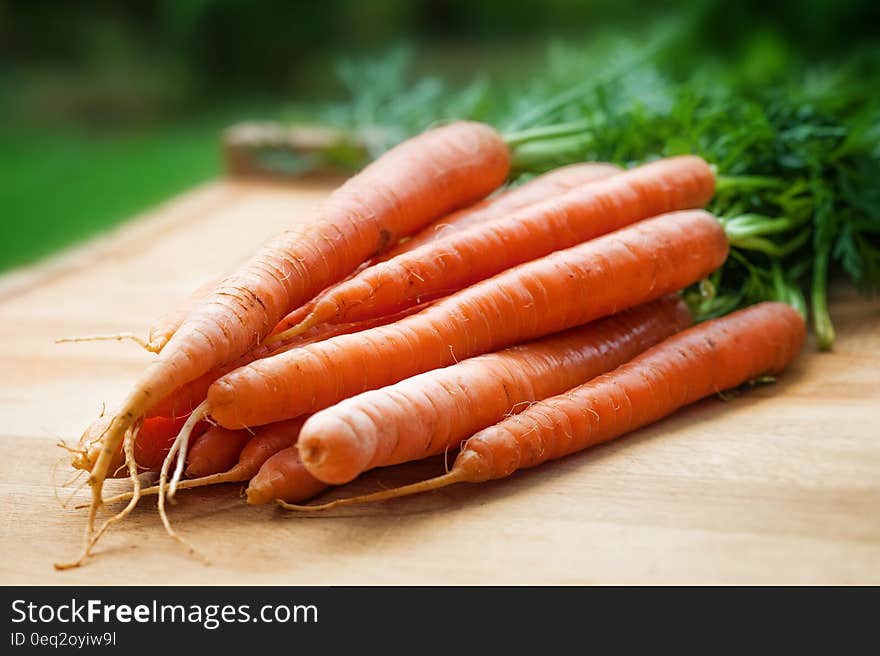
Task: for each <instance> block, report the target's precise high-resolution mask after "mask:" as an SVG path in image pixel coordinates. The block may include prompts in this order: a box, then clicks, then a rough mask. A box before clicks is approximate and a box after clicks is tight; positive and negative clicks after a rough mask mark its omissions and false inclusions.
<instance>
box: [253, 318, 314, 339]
mask: <svg viewBox="0 0 880 656" xmlns="http://www.w3.org/2000/svg"><path fill="white" fill-rule="evenodd" d="M318 321H319V319H318V317H317V315H316V314H315V313H314V312H312V313H310V314H309V315H308V316H307V317H306V318H305V319H303V320H302V321H300V322H299V323H298V324H296V325H294V326H291V327H290V328H288V329H287V330H282V331H281V332H280V333H276V334H275V335H271V336H269V337H267V338H266V339H265V341H264V342H263V344H264V345H266V346H270V345H272V344H278V343H280V342H285V341H287V340H289V339H293V338H294V337H299V336H300V335H302V334H303V333H304V332H306V331H307V330H309V329H310V328H313V327H314V326H316V325H317V324H318Z"/></svg>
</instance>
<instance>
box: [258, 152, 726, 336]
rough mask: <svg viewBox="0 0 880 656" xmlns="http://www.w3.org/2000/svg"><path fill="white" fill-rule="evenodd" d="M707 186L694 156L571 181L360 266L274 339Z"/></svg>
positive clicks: (703, 198) (469, 277) (429, 289)
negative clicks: (570, 185)
mask: <svg viewBox="0 0 880 656" xmlns="http://www.w3.org/2000/svg"><path fill="white" fill-rule="evenodd" d="M714 189H715V177H714V175H713V173H712V169H711V168H710V167H709V165H708V164H706V162H704V161H703V160H702V159H700V158H699V157H694V156H683V157H674V158H671V159H666V160H660V161H657V162H652V163H650V164H645V165H644V166H640V167H638V168H635V169H632V170H630V171H626V172H624V173H619V174H617V175H614V176H612V177H610V178H607V179H605V180H600V181H598V182H594V183H592V184H587V185H583V186H581V187H577V188H574V189H572V190H570V191H568V192H566V193H565V194H562V195H560V196H558V197H556V198H550V199H548V200H546V201H545V202H543V203H537V204H534V205H530V206H528V207H526V208H523V209H521V210H519V211H518V212H513V213H512V214H510V215H509V216H507V217H506V218H503V219H498V220H496V221H490V222H488V223H485V224H481V225H476V226H473V227H471V228H470V229H467V230H462V231H461V232H456V233H455V234H453V235H451V236H449V237H446V238H444V239H441V240H437V241H435V242H431V243H428V244H425V245H423V246H422V247H421V248H416V249H414V250H411V251H409V252H406V253H403V254H401V255H399V256H398V257H396V258H394V259H393V260H389V261H388V262H383V263H380V264H376V265H375V266H371V267H368V268H366V269H364V270H363V271H361V272H360V273H359V274H357V275H356V276H354V277H352V278H351V279H350V280H347V281H345V282H342V283H340V284H339V285H337V286H336V287H335V288H333V289H331V290H330V291H329V292H327V293H325V294H322V295H321V296H319V297H318V298H317V299H316V300H315V302H314V303H312V304H310V305H311V308H310V312H309V314H308V315H307V316H306V317H305V318H304V319H303V320H302V321H301V322H300V324H299V325H298V326H296V327H294V328H291V329H289V330H288V331H285V332H283V333H279V334H276V335H275V337H273V339H283V338H285V337H289V336H291V335H294V334H296V333H297V332H298V331H300V330H304V329H307V328H310V327H311V326H314V325H317V324H320V323H323V322H327V321H330V322H333V321H357V320H362V319H367V318H370V317H375V316H383V315H386V314H390V313H392V312H395V311H397V310H400V309H402V308H405V307H408V306H410V305H412V304H413V303H417V302H419V301H422V300H427V299H431V298H436V297H437V296H440V295H445V294H450V293H452V292H455V291H457V290H459V289H463V288H465V287H467V286H468V285H470V284H473V283H474V282H477V281H479V280H483V279H485V278H488V277H489V276H491V275H494V274H496V273H499V272H501V271H504V270H505V269H508V268H510V267H512V266H515V265H517V264H521V263H523V262H527V261H529V260H532V259H535V258H538V257H542V256H544V255H547V254H548V253H552V252H553V251H556V250H559V249H562V248H568V247H570V246H574V245H575V244H578V243H580V242H583V241H587V240H589V239H593V238H595V237H598V236H599V235H602V234H605V233H608V232H611V231H612V230H616V229H618V228H621V227H623V226H626V225H628V224H631V223H634V222H636V221H640V220H643V219H646V218H648V217H652V216H656V215H658V214H662V213H664V212H671V211H675V210H683V209H689V208H696V207H702V206H703V205H705V204H706V203H707V202H708V201H709V200H710V199H711V198H712V195H713V193H714Z"/></svg>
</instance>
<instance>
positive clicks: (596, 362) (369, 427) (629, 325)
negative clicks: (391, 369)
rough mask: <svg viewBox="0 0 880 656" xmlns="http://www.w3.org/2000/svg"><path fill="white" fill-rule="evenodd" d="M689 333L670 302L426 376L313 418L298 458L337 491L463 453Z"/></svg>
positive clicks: (686, 319) (686, 317)
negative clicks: (467, 443)
mask: <svg viewBox="0 0 880 656" xmlns="http://www.w3.org/2000/svg"><path fill="white" fill-rule="evenodd" d="M690 323H691V315H690V312H689V311H688V309H687V306H686V305H685V303H684V301H682V300H681V299H680V298H679V297H678V296H677V295H673V296H667V297H665V298H663V299H660V300H658V301H654V302H653V303H649V304H647V305H641V306H639V307H637V308H633V309H631V310H626V311H624V312H621V313H620V314H616V315H614V316H611V317H607V318H605V319H600V320H598V321H595V322H593V323H589V324H587V325H586V326H580V327H578V328H572V329H570V330H568V331H566V332H564V333H560V334H557V335H551V336H550V337H545V338H543V339H540V340H536V341H534V342H529V343H526V344H520V345H518V346H513V347H511V348H508V349H505V350H503V351H498V352H496V353H489V354H487V355H481V356H478V357H475V358H470V359H469V360H464V361H463V362H460V363H458V364H454V365H452V366H449V367H445V368H443V369H435V370H433V371H428V372H426V373H423V374H419V375H418V376H414V377H412V378H407V379H406V380H403V381H401V382H399V383H396V384H395V385H391V386H389V387H383V388H382V389H378V390H373V391H370V392H364V393H363V394H360V395H358V396H355V397H352V398H350V399H346V400H344V401H342V402H340V403H337V404H336V405H334V406H332V407H330V408H327V409H326V410H322V411H321V412H318V413H316V414H314V415H312V418H311V419H309V420H308V421H307V422H306V424H305V426H303V430H302V433H301V434H300V439H299V441H298V442H297V448H298V449H299V452H300V457H301V458H302V460H303V462H304V463H305V466H306V468H307V469H308V471H309V472H310V473H311V474H312V475H314V476H315V477H317V478H318V479H320V480H322V481H324V482H326V483H334V484H337V485H338V484H342V483H347V482H349V481H351V480H353V479H354V478H356V477H357V476H358V475H360V474H361V473H362V472H364V471H366V470H368V469H373V468H374V467H382V466H385V465H394V464H397V463H401V462H407V461H410V460H419V459H421V458H426V457H428V456H432V455H435V454H437V453H443V452H444V451H445V450H447V449H457V448H458V445H459V443H460V442H461V441H462V440H463V439H465V438H466V437H468V436H470V435H473V434H474V433H475V432H476V431H478V430H481V429H483V428H486V427H487V426H491V425H492V424H496V423H498V422H499V421H501V420H502V419H503V418H504V417H505V416H506V415H508V414H515V413H517V412H521V411H522V410H524V409H525V408H526V407H527V406H528V405H529V404H530V403H533V402H535V401H540V400H541V399H544V398H547V397H549V396H553V395H554V394H559V393H561V392H564V391H565V390H567V389H571V388H572V387H574V386H575V385H577V384H579V383H582V382H584V381H585V380H589V379H590V378H594V377H595V376H598V375H599V374H601V373H604V372H606V371H609V370H611V369H613V368H614V367H616V366H618V365H620V364H622V363H624V362H626V361H628V360H629V359H631V358H632V357H633V356H635V355H637V354H638V353H641V352H642V351H644V350H645V349H646V348H648V347H650V346H653V345H654V344H656V343H657V342H659V341H661V340H662V339H664V338H666V337H668V336H669V335H671V334H673V333H675V332H677V331H679V330H681V329H682V328H685V327H687V326H689V325H690ZM202 439H204V437H203V438H202Z"/></svg>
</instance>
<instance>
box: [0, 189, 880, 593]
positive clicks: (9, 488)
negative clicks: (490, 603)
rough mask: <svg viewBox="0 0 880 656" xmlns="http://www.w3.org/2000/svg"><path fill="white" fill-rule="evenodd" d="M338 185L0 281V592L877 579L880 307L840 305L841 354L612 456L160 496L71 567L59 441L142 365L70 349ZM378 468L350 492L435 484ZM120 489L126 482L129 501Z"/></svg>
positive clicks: (125, 349)
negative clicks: (298, 489) (306, 501)
mask: <svg viewBox="0 0 880 656" xmlns="http://www.w3.org/2000/svg"><path fill="white" fill-rule="evenodd" d="M325 193H326V185H323V186H322V185H320V184H318V183H313V184H308V185H306V184H303V185H299V186H288V187H282V186H273V185H269V184H257V183H242V182H217V183H212V184H209V185H206V186H204V187H200V188H198V189H196V190H194V191H192V192H190V193H188V194H185V195H183V196H181V197H179V198H177V199H175V200H173V201H171V202H169V203H167V204H166V205H163V206H162V207H159V208H157V209H156V210H155V211H153V212H151V213H149V214H148V215H145V216H144V217H142V218H140V219H138V220H136V221H134V222H133V223H131V224H129V225H127V226H126V227H125V228H123V229H122V230H120V231H118V232H117V233H115V234H113V235H111V236H109V237H106V238H103V239H101V240H100V241H97V242H95V243H92V244H89V245H87V246H85V247H82V248H79V249H75V250H73V251H71V252H69V253H67V254H65V255H63V256H61V257H59V258H56V259H55V260H53V261H50V262H46V263H42V264H41V265H39V266H38V267H35V268H33V269H30V270H23V271H18V272H15V273H14V274H11V275H7V276H6V277H4V278H0V335H2V339H0V372H2V376H0V426H2V428H0V431H2V432H0V435H2V438H0V508H2V522H3V530H2V535H0V553H3V554H4V558H3V559H2V563H0V583H54V584H63V583H110V584H114V583H292V584H345V583H352V584H354V583H589V582H671V583H682V582H730V583H759V582H760V583H764V582H771V583H772V582H777V583H782V582H802V583H806V582H824V583H834V582H840V583H859V582H874V583H878V582H880V303H877V302H871V303H869V302H865V301H862V300H858V299H855V298H854V297H850V296H846V297H845V298H844V299H843V300H840V301H838V302H837V303H835V304H834V307H833V314H834V316H835V318H836V319H837V327H838V334H839V340H838V344H837V346H836V348H835V351H834V352H833V353H831V354H819V353H816V352H815V351H814V350H813V348H812V345H810V346H809V347H808V348H807V350H806V351H805V352H804V354H803V355H802V356H801V357H800V358H799V360H798V361H797V363H796V364H795V365H794V366H793V367H792V368H791V370H789V371H788V372H787V373H786V374H785V375H784V376H783V377H782V378H781V379H780V381H779V382H778V383H777V384H775V385H771V386H768V387H762V388H759V389H756V390H753V391H752V392H750V393H748V394H746V395H743V396H740V397H739V398H737V399H735V400H733V401H731V402H722V401H721V400H719V399H710V400H706V401H704V402H702V403H700V404H698V405H696V406H693V407H691V408H689V409H687V410H686V411H684V412H681V413H679V414H677V415H676V416H674V417H672V418H669V419H667V420H665V421H662V422H660V423H659V424H657V425H655V426H653V427H650V428H647V429H644V430H640V431H638V432H637V433H635V434H633V435H631V436H629V437H626V438H624V439H621V440H618V441H616V442H613V443H611V444H608V445H606V446H603V447H599V448H596V449H593V450H591V451H588V452H586V453H582V454H579V455H576V456H573V457H570V458H567V459H565V460H562V461H558V462H555V463H550V464H547V465H544V466H543V467H541V468H539V469H536V470H532V471H528V472H523V473H520V474H518V475H516V476H514V477H512V478H511V479H509V480H505V481H499V482H494V483H490V484H484V485H479V486H472V485H459V486H455V487H452V488H447V489H445V490H443V491H439V492H437V493H433V494H430V495H423V496H420V497H412V498H409V499H405V500H398V501H395V502H390V503H386V504H382V505H374V506H369V507H362V508H359V509H349V510H347V511H345V512H344V513H343V512H341V511H340V512H339V513H338V514H337V515H335V516H322V517H318V518H306V517H301V516H292V515H290V514H285V513H284V512H282V511H280V510H277V509H276V508H275V507H274V506H265V507H259V508H252V507H248V506H246V505H245V504H244V502H243V501H242V499H241V498H240V492H241V488H240V486H232V485H230V486H224V487H220V488H216V489H208V490H203V491H193V492H191V493H184V494H181V498H180V501H179V503H178V504H177V506H176V507H175V508H174V509H173V512H172V521H173V522H174V523H175V525H176V527H177V528H178V529H179V530H180V531H181V532H183V533H184V534H186V535H187V536H188V537H189V538H190V539H191V540H192V541H193V542H194V543H195V544H196V545H198V546H199V547H200V548H201V550H202V551H203V552H204V553H205V554H206V555H207V556H208V558H209V559H210V560H211V562H212V564H211V565H210V566H207V565H204V564H202V563H201V562H199V561H198V560H195V559H193V558H192V557H190V556H188V555H187V554H186V553H184V552H183V550H182V549H181V548H180V547H179V546H178V545H177V544H175V543H173V542H172V541H171V540H169V539H168V538H167V537H166V536H165V535H164V533H163V530H162V527H161V525H160V523H159V521H158V518H157V516H156V513H155V506H154V502H144V503H142V504H141V507H140V508H139V509H138V510H137V511H136V512H135V514H134V516H133V517H131V518H130V519H129V521H127V522H126V523H125V524H123V525H121V526H120V527H119V528H118V529H116V530H114V531H113V532H112V533H111V534H109V535H108V536H107V537H106V539H105V540H104V541H103V542H102V543H101V544H100V546H99V548H98V557H96V558H94V559H92V560H90V561H89V562H88V564H87V566H85V567H83V568H81V569H78V570H73V571H67V572H55V571H54V570H53V569H52V563H53V562H54V561H57V560H62V559H65V558H69V557H71V556H72V555H74V553H75V552H76V550H77V549H78V547H79V545H80V540H81V532H82V528H83V522H84V515H83V511H77V510H74V509H72V507H71V504H68V507H67V508H64V507H62V505H61V502H62V501H64V500H66V499H67V498H68V497H70V496H71V494H73V500H74V501H77V500H82V499H85V498H86V494H85V492H84V491H80V492H79V493H75V492H74V486H71V485H67V486H66V487H65V484H66V483H68V481H69V478H70V477H71V473H72V471H71V469H70V468H69V465H68V462H67V458H66V457H65V456H64V453H63V452H62V451H61V449H59V448H57V446H56V443H57V442H58V441H59V440H61V439H65V440H75V439H76V438H77V437H78V435H79V434H80V433H81V431H82V429H83V428H84V427H85V426H86V425H87V424H88V423H89V422H90V421H91V420H93V419H94V418H95V416H96V415H97V414H98V412H99V410H100V407H101V405H102V403H106V404H108V406H112V405H114V404H115V403H117V402H118V401H119V400H120V399H121V397H122V395H123V394H124V393H125V392H126V390H127V389H128V387H129V386H130V384H131V383H132V381H133V380H134V378H135V376H136V375H137V373H138V372H139V371H140V369H141V368H142V367H143V366H144V365H145V364H146V363H147V362H148V361H149V360H150V357H151V356H149V355H148V354H147V353H145V352H142V351H140V350H139V349H138V348H137V347H136V346H134V345H133V344H128V343H112V342H111V343H89V344H55V343H53V340H54V339H55V338H56V337H59V336H65V335H83V334H92V333H106V332H115V331H134V332H139V333H145V332H146V330H147V327H148V326H149V323H150V320H151V319H152V318H154V317H155V316H156V315H157V314H159V313H160V312H162V311H163V310H165V309H166V308H167V307H168V306H169V305H170V304H173V303H175V302H176V301H178V300H180V299H182V298H184V297H185V295H186V293H187V292H188V291H189V290H191V289H193V288H195V287H196V286H198V285H199V284H201V283H202V282H204V281H206V280H209V279H211V278H214V277H216V276H218V275H220V274H222V273H224V272H226V271H227V270H229V269H231V268H233V267H235V266H236V265H237V264H238V263H239V262H241V261H242V259H243V258H244V257H245V256H246V255H247V254H249V253H250V252H252V251H253V250H254V249H255V248H256V247H257V245H258V244H259V243H260V242H261V241H262V240H263V239H264V238H265V237H267V236H269V235H270V234H272V233H273V232H275V231H276V230H278V229H279V228H280V227H281V226H283V225H285V224H286V223H288V222H290V221H292V220H296V219H297V218H305V217H306V216H307V215H308V211H309V209H310V208H311V207H312V206H314V205H315V204H316V203H317V202H318V201H319V200H320V199H321V197H322V196H323V195H324V194H325ZM442 468H443V463H442V460H436V459H435V460H433V461H430V462H425V463H416V464H411V465H403V466H400V467H396V468H392V469H386V470H380V471H376V472H373V473H372V474H370V475H368V476H367V477H365V478H364V479H362V480H359V481H356V482H355V483H352V484H350V485H349V486H347V487H346V488H343V489H341V490H340V491H339V493H344V494H350V493H352V492H356V491H365V490H375V489H378V488H379V487H380V486H388V485H394V484H397V483H399V482H403V481H411V480H415V479H418V478H421V477H424V476H427V475H431V474H435V473H438V472H440V471H442ZM117 486H118V484H117Z"/></svg>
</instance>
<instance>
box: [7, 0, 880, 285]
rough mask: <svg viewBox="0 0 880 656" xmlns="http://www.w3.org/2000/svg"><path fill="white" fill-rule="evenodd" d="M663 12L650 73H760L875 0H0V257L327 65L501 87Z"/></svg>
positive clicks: (313, 96)
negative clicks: (398, 59)
mask: <svg viewBox="0 0 880 656" xmlns="http://www.w3.org/2000/svg"><path fill="white" fill-rule="evenodd" d="M663 21H666V22H667V23H668V22H670V21H671V22H675V21H678V22H680V23H681V24H682V25H684V26H685V27H684V31H683V33H682V34H680V35H679V38H677V40H676V42H675V47H674V48H672V49H667V50H665V51H664V52H663V53H662V55H658V59H659V61H658V62H655V63H657V64H658V65H662V66H663V67H664V70H668V71H670V72H672V73H674V72H675V71H680V72H686V73H689V72H691V71H693V70H694V69H697V68H699V67H701V66H705V65H707V62H716V63H717V62H727V65H728V66H729V67H735V68H736V70H737V71H738V73H739V74H740V77H741V79H742V81H743V83H744V84H754V85H761V84H764V85H767V84H772V83H774V81H775V79H776V78H778V77H779V76H785V75H786V74H787V72H788V71H790V70H792V68H793V67H795V66H805V65H811V66H816V65H820V66H821V65H822V64H823V63H825V62H828V63H829V65H831V64H832V63H833V62H839V61H843V60H845V59H846V58H847V57H848V56H849V55H851V54H852V53H854V52H860V51H865V50H873V49H875V48H876V46H877V29H878V27H877V26H878V25H880V3H878V2H876V0H873V1H870V0H869V1H865V0H834V1H830V2H829V1H825V0H798V1H781V2H773V3H767V2H756V1H755V2H753V1H748V2H713V1H711V0H709V1H706V2H700V3H696V4H695V3H684V2H675V1H667V2H626V1H624V0H586V1H583V2H575V1H569V0H542V1H540V2H538V1H535V0H521V1H518V2H510V1H500V0H490V1H485V2H468V1H465V0H421V1H418V0H409V1H405V0H388V1H384V2H382V1H361V0H323V1H322V2H283V1H281V0H262V1H257V0H251V1H245V0H191V1H189V2H179V1H175V0H164V1H157V2H146V1H143V2H138V1H133V2H126V3H120V2H118V1H112V0H93V1H91V2H77V3H61V2H49V1H39V0H20V1H10V0H5V1H0V119H2V122H0V270H3V269H8V268H11V267H14V266H18V265H21V264H25V263H27V262H30V261H33V260H35V259H37V258H39V257H42V256H45V255H47V254H49V253H51V252H53V251H55V250H58V249H59V248H61V247H63V246H64V245H67V244H69V243H72V242H75V241H77V240H81V239H84V238H86V237H88V236H89V235H91V234H94V233H95V232H97V231H100V230H102V229H104V228H106V227H108V226H110V225H113V224H115V223H117V222H119V221H122V220H124V219H126V218H129V217H130V216H132V215H133V214H134V213H136V212H138V211H141V210H143V209H145V208H147V207H149V206H151V205H153V204H155V203H157V202H159V201H161V200H163V199H165V198H167V197H169V196H171V195H173V194H174V193H176V192H179V191H182V190H184V189H186V188H188V187H190V186H192V185H194V184H196V183H199V182H201V181H204V180H208V179H210V178H212V177H215V176H217V175H219V174H221V172H222V171H221V159H220V157H219V152H220V151H219V133H220V131H221V130H222V129H223V128H224V127H226V126H227V125H229V124H231V123H234V122H236V121H240V120H244V119H261V118H285V119H286V118H291V117H302V116H317V117H320V116H322V115H324V114H323V112H325V109H324V108H325V105H326V101H333V100H335V101H337V103H338V104H342V105H344V104H345V102H346V99H347V93H348V90H347V89H346V87H345V85H344V84H343V83H342V82H340V78H339V76H338V75H337V66H336V63H337V62H339V61H340V60H343V59H347V60H349V61H355V62H357V61H359V60H361V59H363V58H368V57H380V56H382V54H383V53H386V52H388V51H389V50H392V49H394V48H395V47H399V46H400V44H406V45H408V46H409V47H410V48H411V50H412V51H413V52H414V57H413V62H412V63H413V69H412V70H411V71H410V72H409V73H408V74H409V75H410V76H411V78H412V79H413V80H416V79H419V78H420V77H421V76H423V75H428V74H430V75H434V76H440V77H442V78H443V79H445V80H447V81H448V84H449V85H451V86H453V87H454V86H456V85H459V86H464V85H466V84H467V83H469V82H470V81H472V80H473V79H474V78H475V77H482V78H483V79H484V80H488V81H489V84H491V85H492V86H493V88H497V89H500V90H504V89H505V88H515V87H516V84H517V82H518V81H519V80H521V79H524V78H526V77H531V78H535V77H536V76H538V77H540V71H541V67H542V66H545V65H546V62H547V57H546V55H545V53H546V51H547V48H548V44H550V43H553V42H558V41H563V42H567V43H570V44H576V45H578V44H590V43H592V42H597V41H600V40H601V39H603V38H605V37H606V36H607V35H608V34H612V33H613V34H624V35H629V37H630V38H632V39H633V40H634V41H638V39H639V37H640V35H642V34H646V33H648V31H650V29H651V26H654V25H657V24H659V23H660V22H663ZM499 93H502V91H499ZM489 116H490V117H491V113H490V114H489Z"/></svg>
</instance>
